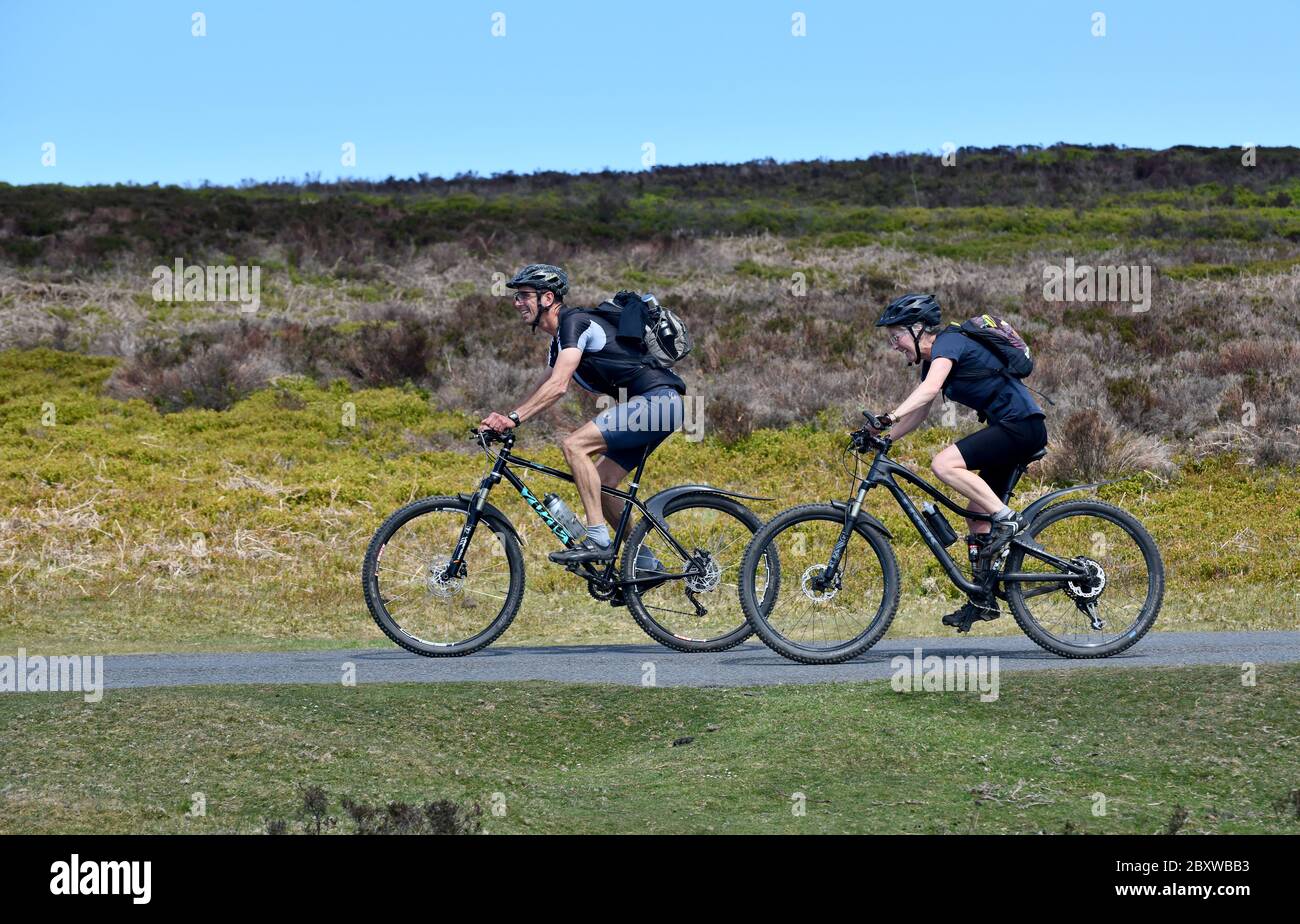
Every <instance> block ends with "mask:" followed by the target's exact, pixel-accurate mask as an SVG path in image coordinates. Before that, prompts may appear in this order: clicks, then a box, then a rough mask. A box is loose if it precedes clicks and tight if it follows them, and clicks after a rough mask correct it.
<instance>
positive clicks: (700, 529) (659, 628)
mask: <svg viewBox="0 0 1300 924" xmlns="http://www.w3.org/2000/svg"><path fill="white" fill-rule="evenodd" d="M663 522H664V526H665V527H666V528H667V530H668V532H669V533H670V534H671V535H672V537H673V538H674V539H675V540H677V542H678V543H679V544H680V545H681V546H682V547H683V548H684V549H685V550H686V552H687V553H688V554H689V555H690V558H689V559H687V558H683V557H682V555H681V553H679V552H678V551H677V550H676V549H675V548H674V547H673V546H672V545H671V544H670V543H669V542H668V540H667V539H665V538H664V536H663V534H662V533H660V532H659V530H658V529H656V528H655V526H654V523H652V522H651V521H650V519H649V518H647V517H642V518H641V520H640V522H638V523H637V525H636V526H635V527H634V528H633V530H632V532H631V533H630V534H629V535H628V538H627V542H626V543H625V544H624V547H623V548H624V551H623V560H622V562H621V565H620V572H621V573H620V577H621V578H622V580H624V581H632V580H635V579H636V578H638V577H641V578H644V577H647V576H653V575H654V574H656V573H660V574H682V573H684V572H686V571H687V570H688V569H689V568H690V567H691V566H692V564H694V565H695V567H696V568H697V570H698V571H699V572H700V573H699V575H698V576H697V577H692V578H685V579H683V578H667V579H665V580H664V581H663V582H662V583H660V584H657V585H653V586H644V587H641V588H637V587H633V586H630V585H629V586H626V587H625V588H624V590H623V594H624V597H625V598H626V599H627V608H628V611H629V612H631V614H632V618H633V619H635V620H636V622H637V625H639V626H640V627H641V628H642V629H644V630H645V632H646V634H647V635H649V636H650V637H651V638H652V639H654V640H655V641H657V642H659V644H661V645H664V646H666V647H668V648H672V649H674V650H675V651H725V650H726V649H728V648H733V647H735V646H736V645H739V644H740V643H741V642H743V641H744V640H745V639H747V638H749V637H750V636H751V635H752V634H753V632H754V630H753V629H752V628H750V625H749V620H748V619H746V618H745V613H744V611H743V610H742V609H741V607H740V601H739V600H738V599H737V586H736V575H737V573H738V572H739V570H740V558H741V555H742V554H743V553H744V551H745V546H746V545H747V544H748V542H749V540H750V537H751V536H753V534H754V533H755V532H756V531H757V530H758V528H759V527H760V526H762V524H763V521H762V519H760V518H759V517H758V516H757V515H756V514H755V513H754V512H753V511H751V510H750V509H749V508H748V507H746V506H745V505H744V504H741V503H738V502H737V501H735V500H732V499H731V498H729V497H725V496H723V495H719V494H704V493H700V494H687V495H684V496H682V497H678V498H675V499H674V500H672V501H671V502H670V503H669V504H668V505H667V506H666V507H665V508H664V513H663ZM639 554H640V555H642V556H645V555H653V556H654V557H655V558H656V559H658V561H659V562H660V564H661V565H662V569H659V570H657V571H641V572H638V570H637V567H636V565H637V557H638V555H639ZM697 604H698V607H697Z"/></svg>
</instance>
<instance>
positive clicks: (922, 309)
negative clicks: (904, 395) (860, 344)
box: [876, 292, 943, 365]
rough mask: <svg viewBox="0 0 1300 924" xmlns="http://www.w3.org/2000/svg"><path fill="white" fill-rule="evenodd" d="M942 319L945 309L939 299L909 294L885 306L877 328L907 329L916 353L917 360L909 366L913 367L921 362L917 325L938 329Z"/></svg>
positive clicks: (877, 322) (926, 328)
mask: <svg viewBox="0 0 1300 924" xmlns="http://www.w3.org/2000/svg"><path fill="white" fill-rule="evenodd" d="M942 317H943V309H942V308H940V307H939V300H938V299H937V298H935V297H934V296H933V295H924V294H918V293H916V292H909V293H908V294H907V295H900V296H899V297H898V298H896V299H894V300H893V301H892V302H890V303H889V304H888V305H886V306H885V310H884V311H883V312H881V315H880V319H879V320H877V321H876V326H877V327H905V328H907V332H908V333H909V334H911V335H912V348H913V349H914V350H915V352H916V359H915V360H914V361H913V363H909V364H908V365H913V364H914V363H919V362H920V361H921V338H920V336H919V335H918V334H917V332H916V325H917V324H920V325H921V327H922V329H923V330H928V329H930V328H934V327H938V326H939V322H940V320H941V319H942Z"/></svg>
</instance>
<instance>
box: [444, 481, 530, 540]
mask: <svg viewBox="0 0 1300 924" xmlns="http://www.w3.org/2000/svg"><path fill="white" fill-rule="evenodd" d="M456 496H457V497H459V498H460V499H461V500H463V501H464V502H465V503H466V504H469V505H471V506H472V505H473V504H474V495H473V494H457V495H456ZM480 515H481V516H482V517H483V519H485V520H488V521H490V522H491V523H492V525H493V526H494V527H498V526H499V527H501V528H504V529H505V530H506V532H508V533H510V535H512V536H514V537H515V541H516V542H518V543H519V544H520V545H521V546H522V545H523V544H524V537H523V536H521V535H519V530H517V529H515V524H513V523H511V522H510V518H509V517H508V516H506V515H505V513H504V512H503V511H502V510H501V509H500V508H499V507H494V506H492V505H491V504H489V503H488V502H487V501H484V502H483V509H482V510H481V511H480ZM498 531H499V530H498Z"/></svg>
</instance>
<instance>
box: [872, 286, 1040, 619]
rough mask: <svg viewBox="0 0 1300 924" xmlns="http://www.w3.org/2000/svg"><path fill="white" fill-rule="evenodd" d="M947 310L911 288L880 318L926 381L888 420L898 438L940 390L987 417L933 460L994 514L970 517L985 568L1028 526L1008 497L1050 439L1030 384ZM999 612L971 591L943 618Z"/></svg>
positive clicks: (938, 471) (946, 479)
mask: <svg viewBox="0 0 1300 924" xmlns="http://www.w3.org/2000/svg"><path fill="white" fill-rule="evenodd" d="M941 316H942V313H941V309H940V306H939V302H938V300H937V299H936V298H935V297H934V296H933V295H924V294H908V295H904V296H902V297H900V298H896V299H894V300H893V301H892V302H890V303H889V305H888V306H887V307H886V308H885V310H884V312H883V313H882V314H881V315H880V319H879V320H878V321H876V326H877V327H883V328H885V330H886V333H887V335H888V337H889V346H890V349H893V350H895V351H897V352H899V353H902V354H903V355H904V356H907V357H908V365H909V366H910V365H916V364H918V363H919V364H920V365H921V384H919V385H918V386H916V388H915V389H913V390H912V393H911V394H910V395H908V396H907V398H905V399H904V400H903V403H902V404H900V405H898V407H896V408H895V409H894V410H893V411H891V412H890V413H889V414H887V415H885V417H884V423H885V426H886V427H887V428H888V429H889V430H890V432H891V435H892V436H893V437H894V438H895V439H897V438H898V437H900V436H903V435H904V434H906V433H909V432H911V431H912V430H914V429H916V427H917V426H919V425H920V423H921V422H922V421H923V420H925V418H926V416H927V415H928V414H929V413H930V407H931V405H933V404H934V401H935V399H936V398H937V397H938V396H939V394H940V393H941V392H942V393H943V395H944V396H945V397H946V398H948V399H949V400H951V401H956V402H957V403H958V404H963V405H965V406H966V407H969V408H971V409H973V410H975V411H977V412H978V414H979V419H980V422H981V423H983V422H986V421H987V422H988V426H987V427H985V428H984V429H983V430H979V431H977V432H975V433H972V434H970V435H969V436H965V437H962V438H961V439H959V440H958V441H957V442H956V443H953V444H952V445H950V446H945V447H944V448H943V449H942V450H940V451H939V453H938V454H937V455H936V456H935V457H934V460H933V462H932V463H931V470H932V471H933V472H934V474H935V476H936V477H937V478H938V479H939V480H940V481H942V482H943V483H944V484H946V485H948V486H949V487H951V488H953V489H955V490H956V491H958V492H959V493H960V494H962V495H963V496H964V497H966V498H967V499H968V500H969V501H970V502H971V504H970V506H969V507H968V508H967V510H968V511H972V510H973V511H977V512H981V513H991V514H993V522H992V524H991V525H990V524H989V523H988V522H987V521H984V520H972V519H970V518H967V520H966V525H967V528H968V529H969V531H970V541H971V542H973V543H976V544H979V545H980V553H979V556H978V559H977V567H979V568H986V567H988V565H989V564H991V563H992V562H993V561H994V559H996V557H997V556H998V554H999V553H1000V552H1001V551H1002V550H1003V549H1004V548H1006V545H1007V543H1009V542H1010V541H1011V539H1012V537H1014V536H1015V535H1016V534H1017V533H1019V532H1020V531H1021V530H1022V529H1024V528H1025V525H1026V523H1025V521H1024V519H1023V518H1022V517H1021V516H1020V514H1019V513H1017V512H1016V511H1014V510H1012V509H1011V508H1010V507H1008V506H1006V505H1005V504H1004V503H1002V500H1001V497H1002V495H1003V494H1004V493H1005V492H1006V490H1007V487H1008V486H1009V485H1010V483H1011V476H1012V473H1013V471H1014V470H1015V467H1016V465H1017V464H1018V463H1020V462H1023V461H1025V460H1027V459H1028V458H1029V457H1030V456H1031V455H1033V454H1034V453H1036V452H1038V450H1040V449H1042V448H1043V447H1045V446H1046V445H1047V427H1046V424H1045V423H1044V418H1045V415H1044V414H1043V409H1042V408H1041V407H1039V406H1038V403H1037V402H1035V401H1034V399H1033V397H1032V396H1031V395H1030V394H1029V389H1027V388H1026V387H1025V386H1024V384H1023V383H1022V382H1021V381H1020V380H1019V379H1016V378H1013V377H1012V376H1010V375H1008V374H1005V372H1004V367H1003V364H1002V361H1001V360H1000V359H998V357H997V356H996V355H995V354H994V353H993V352H992V351H991V350H989V349H988V348H986V347H985V346H984V345H983V344H981V343H979V342H978V341H976V340H973V339H972V338H970V337H967V336H966V335H964V334H962V333H961V332H960V331H959V330H958V329H957V328H956V327H950V328H947V329H943V328H941V326H940V323H939V322H940V318H941ZM977 472H978V474H977ZM998 615H999V613H998V608H997V601H996V599H994V598H993V597H992V596H991V595H988V596H985V597H983V598H982V599H975V598H972V599H971V600H969V601H968V602H967V603H966V604H965V605H964V606H962V608H961V609H959V610H957V611H956V612H953V613H949V614H948V615H947V616H945V617H944V618H943V623H944V625H947V626H955V627H957V628H958V630H959V631H962V632H965V631H968V630H969V629H970V625H971V623H972V622H973V621H975V620H976V619H986V620H987V619H996V618H997V617H998Z"/></svg>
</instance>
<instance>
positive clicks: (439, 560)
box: [425, 555, 465, 600]
mask: <svg viewBox="0 0 1300 924" xmlns="http://www.w3.org/2000/svg"><path fill="white" fill-rule="evenodd" d="M450 563H451V556H449V555H438V556H436V557H435V558H433V559H432V560H431V561H430V562H429V569H428V578H427V580H426V581H425V587H426V589H427V590H428V592H429V594H430V595H431V596H434V597H437V598H438V599H439V600H450V599H451V598H452V597H455V596H457V595H458V594H459V593H460V592H461V591H462V590H463V589H464V587H465V576H464V574H463V573H462V574H461V575H459V576H457V577H454V578H451V579H450V580H443V578H442V575H443V573H444V572H445V571H446V570H447V565H449V564H450ZM464 570H465V569H464V566H462V567H461V571H462V572H464Z"/></svg>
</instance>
